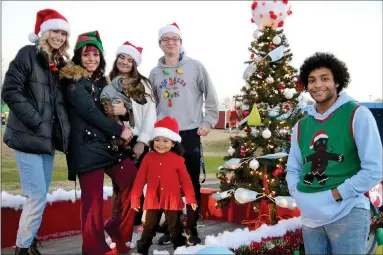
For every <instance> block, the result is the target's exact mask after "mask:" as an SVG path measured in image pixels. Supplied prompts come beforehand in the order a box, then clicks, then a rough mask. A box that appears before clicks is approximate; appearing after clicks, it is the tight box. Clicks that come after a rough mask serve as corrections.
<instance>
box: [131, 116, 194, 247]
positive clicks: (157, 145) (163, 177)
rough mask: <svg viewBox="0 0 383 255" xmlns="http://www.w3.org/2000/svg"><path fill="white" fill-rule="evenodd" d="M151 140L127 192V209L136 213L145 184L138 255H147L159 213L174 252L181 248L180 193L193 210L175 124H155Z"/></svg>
mask: <svg viewBox="0 0 383 255" xmlns="http://www.w3.org/2000/svg"><path fill="white" fill-rule="evenodd" d="M151 140H152V141H151V142H150V147H151V152H149V153H148V154H146V156H145V157H144V159H143V161H142V163H141V166H140V168H139V170H138V173H137V176H136V179H135V181H134V185H133V189H132V192H131V207H132V208H134V209H135V210H136V211H138V210H139V208H140V197H141V194H142V190H143V188H144V185H145V184H147V189H146V196H145V201H144V205H143V209H144V210H146V219H145V223H144V231H143V232H142V235H141V239H140V240H139V241H138V242H137V251H138V252H139V253H141V254H148V252H149V248H150V246H151V245H152V239H153V235H152V233H153V230H154V229H155V228H156V227H157V223H158V219H159V217H160V216H161V213H162V212H164V213H165V217H166V219H167V221H168V230H169V233H170V235H171V237H172V238H171V239H172V242H173V247H174V249H176V248H177V247H179V246H182V245H184V244H185V238H184V237H183V235H182V230H181V223H180V219H179V216H178V215H179V211H181V210H182V209H183V208H184V202H183V200H182V195H181V190H182V191H184V193H185V197H186V203H187V204H189V205H190V206H191V207H192V208H193V210H196V209H197V201H196V198H195V193H194V189H193V185H192V182H191V179H190V176H189V174H188V172H187V170H186V166H185V162H184V158H183V157H182V155H183V152H184V150H183V147H182V145H181V137H180V135H179V126H178V122H177V120H176V119H174V118H171V117H169V116H167V117H165V118H163V119H162V120H159V121H157V122H156V124H155V125H154V130H153V132H152V135H151Z"/></svg>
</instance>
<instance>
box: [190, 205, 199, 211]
mask: <svg viewBox="0 0 383 255" xmlns="http://www.w3.org/2000/svg"><path fill="white" fill-rule="evenodd" d="M190 206H191V208H192V209H193V211H195V210H197V207H198V206H197V204H190Z"/></svg>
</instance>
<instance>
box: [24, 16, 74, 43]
mask: <svg viewBox="0 0 383 255" xmlns="http://www.w3.org/2000/svg"><path fill="white" fill-rule="evenodd" d="M48 30H63V31H65V32H67V33H68V35H69V34H70V26H69V22H68V21H67V19H66V18H65V17H64V16H63V15H61V14H60V13H58V12H57V11H55V10H52V9H44V10H41V11H39V12H37V15H36V24H35V32H34V33H30V34H29V36H28V39H29V41H31V42H33V43H34V42H37V41H38V40H39V39H40V37H39V35H38V34H39V33H41V34H44V33H45V32H46V31H48Z"/></svg>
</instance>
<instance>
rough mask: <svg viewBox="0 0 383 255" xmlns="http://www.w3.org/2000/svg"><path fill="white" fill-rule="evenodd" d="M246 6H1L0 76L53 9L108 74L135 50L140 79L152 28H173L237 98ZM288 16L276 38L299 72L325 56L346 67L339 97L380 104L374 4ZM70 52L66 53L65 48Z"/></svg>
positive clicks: (300, 10)
mask: <svg viewBox="0 0 383 255" xmlns="http://www.w3.org/2000/svg"><path fill="white" fill-rule="evenodd" d="M251 3H252V2H251V1H196V2H193V1H169V2H164V1H163V2H149V1H142V2H138V1H127V2H125V1H117V2H112V1H110V2H109V1H108V2H103V1H93V2H92V1H86V2H85V1H83V2H81V1H70V2H65V1H40V2H37V1H25V2H22V1H2V2H1V4H2V60H3V61H2V72H3V73H4V72H5V71H6V70H7V68H8V64H9V62H10V61H11V60H12V59H13V58H14V56H15V54H16V53H17V51H18V50H19V49H20V48H21V47H22V46H24V45H26V44H29V43H30V42H29V41H28V34H29V33H30V32H33V29H34V24H35V18H36V12H37V11H39V10H40V9H44V8H53V9H56V10H58V11H59V12H60V13H62V14H63V15H64V16H65V17H66V18H67V19H68V21H69V22H70V23H71V28H72V35H71V37H70V44H71V45H72V46H73V44H74V42H75V40H76V37H77V35H78V34H80V33H83V32H87V31H91V30H95V29H97V30H98V31H99V32H100V35H101V38H102V40H103V44H104V48H105V50H106V60H107V63H108V67H107V69H109V68H110V66H111V64H112V61H113V60H114V57H115V52H116V50H117V48H118V46H119V45H120V44H122V43H123V42H124V41H126V40H129V41H131V42H132V43H133V44H136V45H139V46H142V47H143V48H144V51H143V61H142V64H141V66H140V71H141V72H142V73H143V74H145V75H148V74H149V72H150V70H151V69H152V68H153V67H154V66H155V65H156V64H157V60H158V58H159V57H160V56H161V50H160V48H159V47H158V44H157V35H158V29H159V28H160V27H162V26H164V25H166V24H169V23H172V22H174V21H175V22H177V23H178V24H179V27H180V29H181V32H182V33H183V39H184V46H185V48H186V51H187V53H188V55H189V56H191V57H192V58H195V59H198V60H200V61H201V62H202V63H203V64H204V65H205V66H206V68H207V70H208V71H209V73H210V76H211V78H212V80H213V82H214V84H215V86H216V88H217V91H218V95H219V97H220V98H224V97H226V96H231V95H233V94H236V93H239V91H240V88H241V87H242V86H243V85H244V84H245V82H244V81H243V80H242V74H243V71H244V70H245V68H246V65H245V64H244V62H245V61H247V60H248V58H249V56H250V53H249V52H248V50H247V49H248V47H249V45H250V43H251V41H252V40H253V37H252V34H253V31H254V30H255V29H256V26H255V25H254V24H252V23H251V22H250V18H251V14H250V6H251ZM289 3H290V4H291V9H292V11H293V14H292V15H291V16H289V17H288V18H287V19H286V20H285V26H284V31H285V34H286V36H287V38H288V42H289V44H290V48H291V50H292V52H293V54H294V56H293V61H292V65H293V66H294V67H296V68H299V66H300V65H301V63H302V62H303V60H304V59H305V58H307V57H308V56H310V55H312V54H313V53H315V52H316V51H326V52H332V53H334V54H335V55H336V56H337V57H339V58H340V59H342V60H343V61H345V62H346V64H347V65H348V67H349V70H350V73H351V79H352V82H351V84H350V86H349V89H348V90H347V91H348V92H349V94H350V95H351V96H352V97H354V98H355V99H357V100H359V101H368V100H369V99H370V95H372V98H376V97H382V1H331V2H330V1H328V2H327V1H326V2H321V1H290V2H289ZM71 52H72V48H71Z"/></svg>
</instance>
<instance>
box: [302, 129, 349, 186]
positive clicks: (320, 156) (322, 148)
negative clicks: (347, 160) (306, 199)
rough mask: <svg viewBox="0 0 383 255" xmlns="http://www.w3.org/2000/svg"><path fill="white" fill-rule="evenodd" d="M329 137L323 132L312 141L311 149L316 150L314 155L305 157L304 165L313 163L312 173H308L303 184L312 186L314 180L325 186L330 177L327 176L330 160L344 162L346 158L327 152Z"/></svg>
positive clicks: (317, 134)
mask: <svg viewBox="0 0 383 255" xmlns="http://www.w3.org/2000/svg"><path fill="white" fill-rule="evenodd" d="M327 144H328V136H327V135H326V133H325V132H324V131H323V130H321V131H319V132H317V133H316V134H315V135H314V136H313V139H312V143H311V146H310V149H314V151H315V152H314V153H313V154H311V155H309V156H307V157H305V159H304V164H307V163H308V162H311V172H310V173H307V174H306V175H305V177H304V180H303V182H304V183H305V184H308V185H312V184H313V181H314V178H316V179H317V181H318V183H319V184H321V185H325V183H326V181H327V180H328V179H329V177H328V176H327V175H326V169H327V166H328V162H329V161H330V160H332V161H337V162H343V161H344V156H343V155H340V154H336V153H330V152H327Z"/></svg>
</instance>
